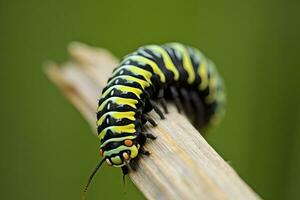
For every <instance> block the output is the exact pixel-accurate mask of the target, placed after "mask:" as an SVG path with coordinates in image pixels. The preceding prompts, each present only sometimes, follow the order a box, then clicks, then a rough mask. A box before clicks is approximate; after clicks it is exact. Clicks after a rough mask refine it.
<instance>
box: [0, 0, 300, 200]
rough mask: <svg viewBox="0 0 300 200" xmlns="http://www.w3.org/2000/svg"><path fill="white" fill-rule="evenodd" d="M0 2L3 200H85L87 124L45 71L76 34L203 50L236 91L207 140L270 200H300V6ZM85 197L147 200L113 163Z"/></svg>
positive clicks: (275, 0) (109, 44)
mask: <svg viewBox="0 0 300 200" xmlns="http://www.w3.org/2000/svg"><path fill="white" fill-rule="evenodd" d="M0 2H1V3H0V27H1V29H0V31H1V32H0V41H1V42H0V53H1V54H0V55H1V59H0V66H1V73H0V76H1V78H0V87H1V98H0V102H1V104H0V105H1V115H0V119H1V120H0V122H1V126H0V131H1V135H0V155H1V160H0V164H1V165H0V167H1V168H0V169H1V170H0V176H1V177H0V193H1V199H24V200H27V199H31V200H32V199H44V200H47V199H80V197H81V191H82V188H83V186H84V185H85V183H86V180H87V177H88V175H89V173H90V171H91V170H92V168H93V167H94V166H95V164H96V162H97V160H98V141H97V139H96V138H95V137H94V136H93V135H92V134H91V130H90V129H89V126H88V125H87V124H86V123H85V122H84V120H83V118H82V117H81V116H80V115H79V114H78V112H77V111H76V110H75V109H74V108H73V107H72V106H71V105H70V104H69V103H68V102H67V101H66V100H65V99H64V98H63V97H62V95H61V94H60V92H59V91H58V90H57V88H56V87H55V86H54V85H52V84H51V83H50V82H49V81H48V80H47V78H46V77H45V75H44V74H43V71H42V64H43V62H44V61H46V60H49V59H51V60H56V61H64V60H66V59H67V58H68V55H67V52H66V46H67V45H68V44H69V43H70V42H71V41H74V40H76V41H82V42H86V43H88V44H91V45H95V46H101V47H104V48H107V49H109V50H110V51H112V52H113V53H114V54H115V55H117V56H119V57H120V56H123V55H125V54H127V53H129V52H131V51H133V50H134V49H136V48H137V47H138V46H141V45H143V44H149V43H158V44H161V43H164V42H170V41H179V42H182V43H186V44H190V45H193V46H195V47H198V48H200V49H202V51H204V52H205V53H206V54H207V55H208V56H209V57H210V58H212V60H214V62H215V63H217V65H218V66H219V70H220V72H221V73H222V74H223V76H224V79H225V82H226V86H227V91H228V106H227V116H226V118H225V119H224V121H223V122H222V124H221V125H220V126H219V127H218V128H216V129H214V130H213V131H211V134H209V136H208V138H207V139H208V141H209V143H210V144H211V145H212V146H213V147H214V148H215V149H216V150H217V151H218V152H219V153H220V154H221V155H222V156H223V157H224V159H226V160H228V161H229V162H230V164H231V165H232V166H233V167H234V168H235V169H236V171H237V172H238V173H239V174H240V176H241V177H242V178H243V179H244V180H245V181H246V182H247V183H248V184H249V185H250V186H251V187H252V188H253V189H254V190H255V191H256V192H257V193H258V194H260V195H261V196H262V197H264V198H265V199H272V200H282V199H298V198H299V189H300V188H299V187H300V173H299V169H300V145H299V141H300V134H299V133H300V107H299V102H300V99H299V97H300V94H299V86H300V81H299V79H300V76H299V72H300V65H299V64H300V59H299V53H300V51H299V46H300V42H299V35H300V32H299V31H300V26H299V19H300V13H299V3H298V2H299V1H298V2H297V1H290V0H287V1H284V0H253V1H239V0H227V1H204V0H201V1H196V0H186V1H174V0H172V1H171V0H167V1H158V0H152V1H140V0H132V1H99V0H98V1H96V0H86V1H78V0H75V1H74V0H73V1H71V0H59V1H57V0H51V1H50V0H46V1H40V0H27V1H17V0H10V1H5V0H1V1H0ZM95 101H96V100H95ZM88 197H89V199H143V198H144V197H143V196H142V194H141V193H140V192H139V191H138V190H137V189H136V188H135V187H134V186H133V184H132V183H130V182H129V181H127V184H126V186H125V187H123V184H122V178H121V172H120V171H119V170H118V169H112V168H109V167H106V166H105V167H103V169H102V170H101V172H100V173H99V174H98V175H97V177H96V179H95V181H94V184H93V185H92V187H91V188H90V191H89V194H88Z"/></svg>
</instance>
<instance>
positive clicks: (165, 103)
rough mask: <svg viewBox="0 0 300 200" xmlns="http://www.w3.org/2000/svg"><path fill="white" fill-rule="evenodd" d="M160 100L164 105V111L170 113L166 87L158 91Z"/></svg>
mask: <svg viewBox="0 0 300 200" xmlns="http://www.w3.org/2000/svg"><path fill="white" fill-rule="evenodd" d="M158 102H159V104H160V105H161V106H162V108H163V109H164V112H165V113H169V111H168V107H167V102H166V100H165V98H164V89H160V90H159V91H158Z"/></svg>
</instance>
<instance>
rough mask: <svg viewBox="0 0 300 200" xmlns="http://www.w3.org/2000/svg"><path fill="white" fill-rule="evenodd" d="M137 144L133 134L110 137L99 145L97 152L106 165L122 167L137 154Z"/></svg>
mask: <svg viewBox="0 0 300 200" xmlns="http://www.w3.org/2000/svg"><path fill="white" fill-rule="evenodd" d="M139 146H140V145H139V144H138V143H137V141H136V139H135V137H134V136H127V137H125V138H112V139H109V140H107V141H105V142H104V143H103V144H102V145H101V147H100V151H99V152H100V155H101V156H103V157H104V159H105V161H106V162H107V164H108V165H110V166H114V167H122V166H124V165H126V164H128V163H129V162H130V160H131V159H132V158H135V157H136V156H137V155H138V150H139Z"/></svg>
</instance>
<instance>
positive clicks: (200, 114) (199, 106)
mask: <svg viewBox="0 0 300 200" xmlns="http://www.w3.org/2000/svg"><path fill="white" fill-rule="evenodd" d="M191 100H192V103H193V105H194V107H195V109H196V118H195V120H194V124H195V125H196V128H199V127H202V126H203V124H204V116H205V113H204V112H205V110H204V105H203V102H202V100H201V98H200V97H199V95H198V93H197V92H195V91H192V92H191Z"/></svg>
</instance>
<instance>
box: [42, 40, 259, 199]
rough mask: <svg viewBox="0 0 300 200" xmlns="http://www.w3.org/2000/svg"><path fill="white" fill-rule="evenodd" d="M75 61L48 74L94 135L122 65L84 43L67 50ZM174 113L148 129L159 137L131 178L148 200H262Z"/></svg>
mask: <svg viewBox="0 0 300 200" xmlns="http://www.w3.org/2000/svg"><path fill="white" fill-rule="evenodd" d="M69 53H70V55H71V57H72V59H71V61H69V62H67V63H64V64H62V65H61V66H58V65H57V64H54V63H50V64H48V65H47V67H46V68H45V71H46V73H47V75H48V77H49V78H50V79H51V80H52V81H53V82H54V83H55V84H56V85H57V86H58V87H59V88H60V89H61V90H62V93H63V94H64V95H65V96H66V97H67V98H68V99H69V100H70V102H71V103H72V104H73V105H74V106H75V108H77V109H78V111H79V112H80V113H81V114H82V115H83V117H84V118H85V119H86V121H87V122H88V123H89V124H90V126H91V128H92V130H93V133H94V134H95V135H96V133H95V130H96V125H95V122H96V115H95V111H96V107H97V98H98V97H99V95H100V93H101V90H102V88H103V87H104V86H105V83H106V81H107V78H108V77H109V76H110V74H111V71H112V69H113V68H114V67H115V66H116V65H117V64H118V59H117V58H116V57H114V56H113V55H112V54H111V53H109V52H108V51H106V50H103V49H99V48H93V47H89V46H88V45H85V44H81V43H72V44H70V46H69ZM168 106H169V109H170V113H169V114H167V115H166V119H165V120H160V119H159V117H158V116H157V115H156V114H155V113H151V115H152V117H153V118H154V119H155V120H156V122H157V123H158V126H157V127H151V126H148V125H147V129H148V132H151V133H153V134H154V135H155V136H157V139H156V140H154V141H148V142H147V144H146V146H145V148H146V149H147V150H149V151H150V152H151V155H150V156H149V157H142V158H141V159H140V162H139V167H138V170H137V171H135V172H130V174H129V177H130V179H131V180H132V181H133V182H134V183H135V185H136V186H137V187H138V188H139V189H140V190H141V191H142V193H143V194H144V195H145V197H146V198H147V199H151V200H157V199H168V200H169V199H170V200H171V199H172V200H173V199H203V200H213V199H222V200H229V199H240V200H243V199H245V200H246V199H247V200H248V199H249V200H250V199H253V200H254V199H260V197H259V196H258V195H257V194H256V193H255V192H254V191H253V190H252V189H251V188H250V187H249V186H248V185H247V184H246V183H245V182H244V181H243V180H242V179H241V178H240V177H239V176H238V174H237V173H236V172H235V171H234V170H233V169H232V168H231V166H229V165H228V164H227V163H226V162H225V161H224V160H223V159H222V158H221V157H220V156H219V155H218V153H217V152H216V151H215V150H214V149H213V148H212V147H211V146H210V145H209V144H208V143H207V142H206V141H205V139H204V138H203V137H202V136H201V135H200V133H199V132H198V131H197V130H196V129H195V128H194V127H193V126H192V125H191V124H190V122H189V121H188V120H187V119H186V117H185V116H184V115H181V114H179V113H178V112H177V111H176V109H175V108H174V106H173V105H172V104H171V103H169V105H168Z"/></svg>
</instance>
